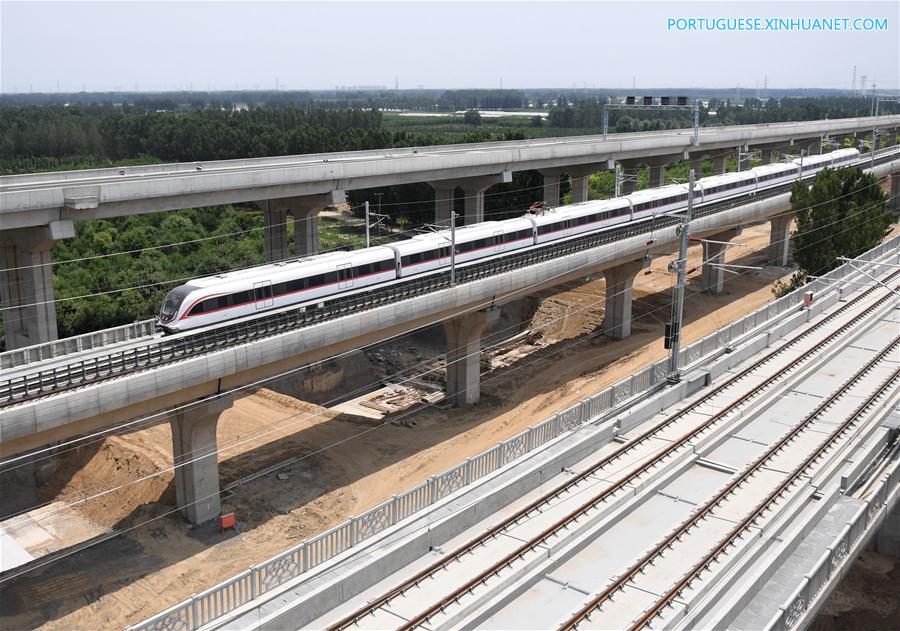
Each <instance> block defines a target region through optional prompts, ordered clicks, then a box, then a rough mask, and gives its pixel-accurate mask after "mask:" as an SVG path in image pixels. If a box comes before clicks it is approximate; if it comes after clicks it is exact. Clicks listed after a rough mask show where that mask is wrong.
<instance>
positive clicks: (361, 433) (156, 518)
mask: <svg viewBox="0 0 900 631" xmlns="http://www.w3.org/2000/svg"><path fill="white" fill-rule="evenodd" d="M698 293H699V292H698ZM665 308H666V307H660V308H658V309H656V310H660V309H665ZM650 313H652V311H651V312H650ZM647 315H649V314H647ZM632 319H635V318H632ZM599 334H600V333H597V334H595V335H591V336H588V337H587V338H585V339H583V340H579V341H577V342H574V343H572V344H570V345H568V346H567V347H564V348H562V349H558V350H554V351H553V352H554V353H555V352H558V351H561V350H565V349H566V348H569V347H571V346H574V345H576V344H580V343H582V342H584V341H589V340H590V339H593V338H594V337H596V335H599ZM539 359H543V358H534V361H537V360H539ZM525 365H527V362H526V363H525V364H522V365H520V366H517V367H515V368H513V369H512V370H518V369H520V368H524V367H525ZM499 377H500V375H497V376H495V377H491V378H489V379H487V380H486V381H485V383H489V382H490V381H493V380H494V379H497V378H499ZM454 394H455V393H454ZM430 405H433V404H430ZM430 405H429V407H430ZM417 411H419V410H410V411H409V412H406V413H404V414H402V415H400V416H399V417H396V418H392V419H390V420H388V421H385V422H383V423H380V424H378V425H375V426H373V427H370V428H367V429H365V430H363V431H361V432H358V433H357V434H354V435H353V436H349V437H346V438H343V439H340V440H338V441H334V442H333V443H331V444H329V445H326V446H324V447H322V448H320V449H317V450H316V451H313V452H311V453H308V454H304V455H303V456H301V457H300V458H298V460H297V461H299V460H305V459H307V458H310V457H312V456H315V455H318V454H320V453H323V452H325V451H327V450H329V449H333V448H335V447H338V446H340V445H342V444H344V443H347V442H350V441H352V440H355V439H356V438H359V437H361V436H364V435H366V434H368V433H370V432H372V431H374V430H376V429H380V428H381V427H384V426H386V425H387V424H389V423H393V422H396V421H398V420H400V419H402V418H405V417H406V416H409V415H410V414H412V413H413V412H417ZM292 416H294V415H291V416H289V417H287V418H291V417H292ZM217 453H219V450H217ZM297 461H294V463H296V462H297ZM192 462H193V460H192ZM178 466H180V465H178ZM174 468H176V467H171V468H170V469H172V470H174ZM170 469H166V470H163V471H158V472H156V473H154V474H151V475H150V476H146V479H149V478H151V477H155V476H156V475H159V474H161V473H164V472H166V471H168V470H170ZM139 481H143V479H141V480H139ZM249 481H250V480H249V479H248V480H244V481H243V482H241V484H243V483H246V482H249ZM126 486H127V485H126ZM120 488H121V487H120ZM108 492H112V490H111V491H108ZM210 497H212V495H210V496H207V497H201V498H199V499H197V500H195V501H194V502H192V504H194V503H198V502H201V501H204V500H206V499H209V498H210ZM85 501H87V500H81V501H79V502H78V504H80V503H84V502H85ZM182 508H184V507H175V508H173V509H172V510H169V511H167V512H165V513H162V514H160V515H157V516H154V517H152V518H149V519H147V520H144V521H142V522H139V523H137V524H134V525H133V526H130V527H128V528H125V529H122V530H119V531H115V532H113V533H110V534H109V535H108V536H106V537H104V538H103V539H101V540H98V541H94V542H93V543H91V544H90V545H88V546H85V547H83V548H80V549H78V550H71V551H68V552H66V553H64V554H63V555H60V556H58V557H55V558H53V559H48V560H47V561H45V562H44V563H40V564H37V565H35V566H32V567H29V568H28V569H27V570H23V571H22V572H19V573H17V574H12V575H8V576H6V577H4V578H3V579H0V584H3V583H5V582H8V581H9V580H12V579H14V578H17V577H19V576H22V575H24V574H27V573H30V572H32V571H34V570H35V569H38V568H40V567H45V566H46V565H49V564H51V563H55V562H57V561H59V560H61V559H62V558H64V557H68V556H71V555H72V554H75V553H76V552H80V551H82V550H84V549H86V548H87V547H93V546H95V545H97V544H99V543H102V542H104V541H106V540H108V539H111V538H113V537H116V536H119V535H122V534H126V533H127V532H130V531H131V530H134V529H136V528H138V527H140V526H143V525H146V524H148V523H151V522H153V521H156V520H158V519H160V518H162V517H166V516H168V515H171V514H173V513H176V512H178V511H180V510H182Z"/></svg>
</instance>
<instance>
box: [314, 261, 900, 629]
mask: <svg viewBox="0 0 900 631" xmlns="http://www.w3.org/2000/svg"><path fill="white" fill-rule="evenodd" d="M898 274H900V271H898V272H894V273H892V274H891V275H890V276H889V278H893V277H895V276H897V275H898ZM880 289H881V287H873V288H870V289H868V290H866V292H864V293H863V294H860V295H859V296H857V297H856V298H855V299H854V300H853V301H851V302H848V303H846V304H844V305H843V306H841V307H840V308H839V309H837V310H836V311H834V312H832V313H831V314H829V315H828V316H827V317H826V318H823V319H822V320H821V321H820V322H818V323H816V324H815V325H814V326H812V327H810V328H809V329H807V330H805V331H803V332H801V333H799V334H797V335H795V336H794V337H793V338H791V339H790V340H788V341H786V342H785V343H784V344H783V345H782V346H780V347H779V348H777V349H775V350H773V351H771V352H769V353H767V354H766V355H765V356H764V357H762V358H760V359H759V360H757V361H756V362H754V363H753V364H752V365H751V366H749V367H747V368H746V369H745V370H743V371H741V372H740V373H738V374H736V375H734V376H732V377H731V378H729V379H728V380H727V381H725V382H723V383H722V384H720V385H719V386H717V387H716V388H714V389H713V390H712V391H711V392H709V393H707V394H706V395H704V396H703V397H701V398H699V399H698V400H696V401H694V402H692V403H691V404H689V405H688V406H687V407H685V408H684V409H682V410H680V411H678V412H676V413H674V414H672V415H670V416H668V417H667V418H665V419H663V420H662V421H660V422H659V423H657V424H656V425H654V426H653V427H651V428H649V429H647V430H646V431H644V432H642V433H641V434H640V435H639V436H637V437H635V438H634V439H632V440H630V441H629V442H627V443H626V444H624V445H622V446H621V447H619V448H618V449H617V450H616V451H614V452H613V453H611V454H609V455H608V456H606V457H604V458H603V459H602V460H601V461H599V462H598V463H596V464H595V465H593V466H591V467H589V468H588V469H586V470H585V471H583V472H581V473H579V474H578V475H577V476H575V477H574V478H572V479H570V480H567V481H566V482H564V483H562V484H561V485H559V486H557V487H556V488H554V489H552V490H551V491H550V492H549V493H546V494H544V495H542V496H541V497H540V498H537V499H535V500H534V501H533V502H531V503H530V504H528V505H527V506H525V507H524V508H522V509H519V510H518V511H516V512H515V513H514V514H513V515H511V516H510V517H508V518H506V519H504V520H503V521H501V522H500V523H499V524H496V525H495V526H492V527H491V528H490V529H489V530H487V531H486V532H484V533H482V534H481V535H479V536H478V537H476V538H475V539H473V540H472V541H470V542H468V543H466V544H464V545H462V546H460V547H459V548H457V549H455V550H454V551H452V552H451V553H450V554H448V555H447V556H445V557H444V558H442V559H439V560H438V561H436V562H435V563H432V564H431V565H429V566H428V567H426V568H425V569H423V570H421V571H420V572H418V573H416V574H415V575H414V576H413V577H411V578H409V579H407V580H406V581H404V582H403V583H401V584H400V585H398V586H396V587H394V588H392V589H390V590H389V591H387V592H386V593H385V594H383V595H381V596H379V597H377V598H375V599H373V600H371V601H369V602H368V603H367V604H366V605H365V606H364V607H362V608H360V609H358V610H357V611H355V612H354V613H352V614H350V615H348V616H346V617H344V618H342V619H341V620H340V621H338V622H337V623H335V624H333V625H332V626H330V627H329V629H330V630H331V631H336V630H339V629H346V628H348V627H350V626H352V625H354V624H355V623H356V622H358V621H359V620H360V619H362V618H364V617H366V616H368V615H370V614H372V613H374V612H375V611H376V610H377V609H380V608H381V607H383V606H385V605H386V604H388V603H389V602H390V601H391V600H393V599H394V598H396V597H398V596H402V595H403V594H404V593H405V592H406V591H407V590H409V589H410V588H412V587H415V586H417V585H418V584H419V583H420V582H421V581H423V580H425V579H426V578H428V577H430V576H432V575H433V574H435V573H436V572H438V571H440V570H442V569H444V568H445V567H446V566H448V565H449V564H450V563H452V562H454V561H456V560H458V559H460V558H462V557H463V556H465V555H466V554H468V553H469V552H471V551H472V550H474V549H476V548H478V547H481V546H483V545H485V544H486V543H487V542H488V541H489V540H491V539H494V538H495V537H497V536H498V535H499V534H501V533H502V532H503V531H505V530H506V529H508V528H509V527H510V526H513V525H515V524H516V523H518V522H519V521H520V520H521V519H523V518H525V517H527V516H528V515H529V514H531V513H532V512H534V511H535V510H536V509H537V508H539V507H541V506H542V505H544V504H546V503H547V502H549V501H551V500H553V499H555V498H557V497H559V496H560V495H561V494H562V493H564V492H566V491H568V490H570V489H572V488H573V487H575V486H576V485H577V484H579V483H580V482H581V481H582V480H584V479H586V478H587V477H589V476H591V475H593V474H594V473H596V472H597V471H599V470H600V469H602V468H603V467H605V466H607V465H608V464H610V463H611V462H613V461H615V460H616V459H618V458H620V457H621V456H623V455H625V454H626V453H627V452H628V451H631V450H632V449H634V448H635V447H637V446H638V445H640V444H642V443H644V442H645V441H647V440H648V439H649V438H651V437H652V436H653V435H655V434H657V433H659V431H660V430H663V429H665V428H667V427H668V426H670V425H671V424H673V423H675V422H676V421H678V420H680V419H681V418H683V417H684V416H686V415H687V414H688V413H690V412H692V411H694V410H696V409H697V408H699V407H700V406H702V405H704V404H705V403H708V402H709V401H710V400H712V399H713V398H714V397H716V396H718V395H720V394H721V393H722V392H723V391H725V390H727V389H728V388H730V387H731V386H732V385H734V384H735V383H737V382H738V381H740V380H742V379H744V378H745V377H747V376H748V375H749V374H751V373H752V372H754V371H756V370H757V369H758V368H759V367H761V366H763V365H765V364H767V363H768V362H770V361H771V360H773V359H775V358H776V357H778V356H779V355H781V354H782V353H784V352H785V351H786V350H788V349H789V348H791V347H793V346H794V345H796V344H797V343H798V342H800V341H801V340H803V339H805V338H806V337H808V336H810V335H812V334H813V333H814V332H815V331H816V330H818V329H820V328H821V327H824V326H826V325H828V324H830V323H831V322H832V321H833V320H834V319H836V318H838V317H840V315H842V314H843V313H844V312H846V311H847V310H849V309H851V308H852V307H854V306H856V305H857V304H858V302H859V300H862V299H863V298H864V297H865V296H867V295H870V294H871V293H873V292H875V291H878V290H880ZM889 298H890V294H888V295H887V296H884V297H882V298H880V299H879V300H877V301H876V302H875V303H873V304H872V305H870V306H869V307H867V308H866V309H865V310H863V311H862V312H861V313H859V314H857V315H856V316H854V317H853V318H851V319H850V320H849V321H848V322H846V323H845V324H844V325H843V326H841V327H839V328H838V329H836V330H835V331H833V332H831V333H830V334H829V335H828V336H827V337H826V338H825V339H824V340H823V341H822V343H821V344H819V345H817V346H816V347H815V348H812V349H809V350H808V351H806V353H804V354H803V355H801V356H800V357H797V358H795V359H794V360H792V361H791V362H789V363H788V364H787V365H785V366H783V367H782V368H780V369H779V370H778V371H777V372H776V373H774V374H773V375H772V376H770V377H769V378H767V380H766V381H765V382H764V383H763V384H760V385H759V386H757V387H756V388H754V389H753V390H751V391H750V392H749V393H747V394H745V395H743V396H742V397H740V398H739V399H738V400H736V401H734V402H733V403H732V404H731V405H729V406H728V407H726V408H724V409H723V410H721V411H719V412H718V413H717V414H716V415H714V416H712V417H710V419H708V420H707V421H705V422H704V423H703V424H701V425H700V426H698V427H697V428H695V429H694V430H692V431H691V432H689V433H688V434H685V435H684V436H682V437H681V438H680V439H679V440H678V441H677V442H675V443H672V444H671V445H670V446H669V447H668V448H667V449H666V450H665V451H663V452H661V453H660V454H657V455H656V456H655V457H653V458H652V459H650V460H649V461H647V462H645V463H643V464H642V465H639V466H640V468H639V469H638V470H637V471H634V472H632V473H630V474H628V475H626V476H624V477H622V478H620V479H619V480H618V481H617V482H616V483H615V484H614V485H613V486H612V487H609V488H607V489H605V490H604V491H602V492H601V493H600V494H598V495H596V496H594V497H593V498H591V500H589V501H588V502H586V503H584V504H582V505H581V506H580V507H579V508H577V509H575V510H574V511H572V512H571V513H569V514H568V515H567V516H566V517H564V518H563V519H561V520H559V521H557V522H556V523H555V524H553V525H552V526H550V527H549V528H547V529H546V530H544V531H543V532H542V533H540V534H539V535H537V536H536V537H535V538H533V539H531V540H530V541H529V542H527V543H525V544H524V545H522V546H520V547H519V548H517V549H516V550H515V551H513V552H512V553H510V554H508V555H507V556H506V557H504V558H503V559H502V560H501V561H499V562H497V563H496V564H494V565H493V566H492V567H491V568H489V569H487V570H485V571H484V572H482V573H480V574H479V575H478V576H476V577H475V578H473V579H472V580H470V581H468V582H467V583H466V584H465V585H463V586H462V587H460V588H459V589H457V590H455V591H454V592H453V593H452V594H450V595H448V596H447V597H445V598H444V599H442V600H441V602H439V603H437V604H435V605H434V606H432V607H431V608H429V609H428V610H427V611H426V612H424V613H422V614H421V615H419V616H417V617H416V618H414V619H413V620H412V621H410V622H409V623H408V624H406V625H404V627H403V628H412V627H414V626H416V625H418V624H421V623H422V622H425V621H426V620H427V619H428V618H430V617H431V616H432V615H434V614H435V613H437V612H438V611H440V610H442V609H443V608H445V607H446V606H447V605H449V604H451V603H452V602H455V601H456V600H458V598H460V597H461V596H463V595H464V594H466V593H468V592H469V591H471V590H472V589H473V588H474V587H476V586H477V585H478V584H480V583H483V582H484V581H486V580H487V579H488V578H490V577H491V576H493V575H494V574H495V573H496V572H497V571H499V570H501V569H503V568H504V567H507V566H508V565H509V563H511V562H513V561H514V560H516V559H517V558H519V557H521V556H522V555H523V554H525V553H527V552H528V551H530V550H532V549H533V548H535V547H536V546H538V545H540V544H541V543H542V542H543V541H544V540H545V539H547V538H548V537H549V536H551V535H552V534H553V533H555V532H557V531H558V530H560V529H561V528H563V527H565V526H566V525H568V524H569V523H571V522H573V521H575V520H576V519H577V518H578V517H580V516H581V515H582V514H583V513H585V512H587V511H588V510H591V509H592V508H594V507H595V506H596V505H597V504H598V503H600V502H602V501H604V500H605V499H606V498H608V497H609V496H610V495H612V494H614V493H615V492H616V491H617V490H619V489H620V488H622V487H623V486H625V485H627V484H628V483H629V482H632V481H633V480H634V478H635V477H637V476H639V475H640V474H642V473H643V472H645V471H646V470H647V469H649V468H650V467H652V466H653V465H655V464H656V463H658V462H660V461H661V460H663V459H665V457H666V456H668V455H669V454H671V453H672V452H673V451H675V450H676V449H678V448H679V447H681V446H682V445H684V444H685V443H687V442H688V441H689V440H691V439H693V438H694V437H696V436H697V435H698V434H700V433H702V432H703V431H705V430H706V429H707V428H708V427H710V426H711V425H713V424H714V423H716V422H718V421H719V420H721V419H722V418H723V417H725V416H726V415H727V414H728V413H730V412H731V411H732V410H733V409H734V408H736V407H737V406H738V405H741V404H743V403H745V402H746V401H748V400H749V399H751V398H752V397H754V396H756V395H757V394H759V393H760V392H761V391H762V389H763V388H764V387H765V386H766V385H767V384H771V383H773V382H774V381H776V380H777V379H779V378H780V377H781V376H783V375H784V374H786V373H787V372H788V371H790V370H792V369H793V368H795V367H797V366H798V365H799V364H801V363H802V362H803V361H805V360H806V359H808V358H809V357H810V356H812V355H813V354H814V353H817V352H819V351H820V350H822V349H823V348H824V347H825V346H827V345H828V344H830V343H831V342H832V341H833V340H835V339H837V338H838V337H839V336H841V335H842V334H843V333H845V332H846V331H848V330H849V329H851V328H852V327H853V326H854V325H856V324H857V323H859V322H860V321H862V320H863V319H865V318H866V317H867V316H868V315H869V314H871V313H872V312H873V311H874V310H876V309H878V307H880V306H881V305H882V304H884V303H885V302H886V301H887V300H889Z"/></svg>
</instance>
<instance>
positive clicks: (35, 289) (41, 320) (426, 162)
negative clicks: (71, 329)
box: [0, 115, 900, 349]
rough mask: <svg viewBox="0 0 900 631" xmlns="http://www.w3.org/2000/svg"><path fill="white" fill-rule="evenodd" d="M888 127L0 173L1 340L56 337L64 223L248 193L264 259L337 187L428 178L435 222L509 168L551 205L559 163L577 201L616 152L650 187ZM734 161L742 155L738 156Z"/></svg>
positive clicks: (311, 243)
mask: <svg viewBox="0 0 900 631" xmlns="http://www.w3.org/2000/svg"><path fill="white" fill-rule="evenodd" d="M898 126H900V116H896V115H894V116H880V117H872V118H852V119H837V120H824V121H807V122H798V123H777V124H765V125H739V126H731V127H708V128H702V129H701V130H700V136H699V140H698V141H697V142H694V138H693V130H692V129H682V130H668V131H659V132H641V133H628V134H610V135H608V136H607V137H605V138H604V137H602V136H580V137H571V138H548V139H536V140H526V141H508V142H494V143H473V144H467V145H442V146H434V147H416V148H411V149H397V150H394V149H387V150H370V151H352V152H345V153H332V154H310V155H302V156H282V157H273V158H254V159H246V160H223V161H214V162H203V163H197V162H192V163H180V164H161V165H148V166H135V167H117V168H109V169H89V170H83V171H68V172H61V173H40V174H31V175H17V176H4V177H0V243H2V245H3V247H2V252H3V254H2V261H0V264H2V265H3V268H2V269H3V270H4V272H2V274H0V298H2V300H3V318H4V322H5V324H6V330H7V331H8V332H9V333H8V334H7V348H9V349H14V348H22V347H24V346H29V345H35V344H41V343H45V342H49V341H52V340H55V339H56V336H57V335H56V324H55V311H54V310H53V307H52V304H53V301H54V293H53V285H52V282H49V280H48V279H50V278H51V276H50V275H49V272H47V271H46V270H48V269H49V267H50V266H49V265H47V264H48V263H50V262H51V261H52V249H53V244H54V243H55V242H56V241H58V240H59V239H65V238H70V237H71V236H72V235H73V234H74V232H73V229H72V222H73V221H74V220H86V219H94V218H107V217H118V216H124V215H132V214H141V213H149V212H160V211H168V210H178V209H181V208H189V207H192V206H209V205H216V204H228V203H242V202H252V203H256V204H257V205H259V206H260V207H261V208H262V209H263V214H264V218H265V252H266V257H267V259H268V260H270V261H275V260H281V259H284V258H288V257H290V256H291V255H292V254H291V252H290V246H289V244H288V229H287V223H288V215H290V216H291V218H292V221H293V224H294V252H293V256H308V255H310V254H314V253H316V252H317V251H318V235H317V227H316V221H315V216H316V215H317V214H318V213H319V211H320V210H321V209H322V208H323V207H324V206H327V205H330V204H334V203H339V202H340V201H342V200H343V198H344V195H343V192H344V191H346V190H353V189H361V188H373V187H379V186H391V185H397V184H408V183H413V182H428V183H431V185H432V187H433V188H434V189H435V221H436V222H437V223H440V224H446V223H449V218H450V211H451V210H452V208H453V200H454V196H455V191H456V190H457V189H461V190H462V191H463V195H464V197H465V212H464V217H463V221H464V223H473V222H478V221H482V220H483V219H484V195H485V192H486V191H487V190H488V188H489V187H490V186H493V185H494V184H497V183H502V182H510V181H511V177H512V173H513V172H515V171H526V170H536V171H539V172H540V173H542V174H543V175H544V178H545V182H544V190H543V197H544V200H545V201H546V202H547V203H548V204H549V205H551V206H555V205H558V204H559V195H560V194H559V191H560V183H561V181H560V178H561V177H562V176H563V174H566V175H568V176H569V178H570V179H571V181H572V184H573V187H572V200H573V201H574V202H578V201H582V200H584V199H586V198H587V176H588V175H590V174H591V173H594V172H597V171H602V170H607V169H612V168H614V167H615V163H616V162H618V163H620V164H621V165H622V166H623V168H624V173H625V174H626V178H625V182H624V187H623V191H624V192H625V193H628V192H630V191H632V190H634V188H635V186H636V184H637V170H638V168H639V167H640V165H642V164H646V165H648V166H649V168H650V180H651V186H654V185H658V184H661V183H662V182H663V181H664V177H665V165H666V164H671V163H672V162H674V161H677V160H682V159H690V160H694V161H695V164H699V165H701V166H702V156H703V155H710V156H712V159H713V172H714V173H722V172H724V169H725V164H726V158H727V154H728V153H729V152H734V151H736V148H737V151H742V152H748V151H751V150H753V149H754V148H757V147H761V148H763V151H764V153H765V152H766V151H768V152H769V153H771V151H773V150H779V151H782V150H783V151H784V152H788V151H790V152H791V153H799V151H797V149H796V148H797V147H806V148H808V149H809V150H811V151H813V152H818V151H819V149H817V147H820V146H821V143H822V140H823V138H829V139H830V138H832V137H834V138H845V137H847V136H852V135H855V134H867V133H871V132H872V130H878V132H879V134H880V137H881V138H882V139H884V138H885V137H886V138H887V144H889V145H890V144H893V143H894V142H895V140H896V130H897V128H898ZM764 159H765V158H764ZM741 164H746V165H749V160H744V161H742V162H741ZM31 229H35V231H31V232H29V231H28V230H31ZM23 230H24V232H22V231H23ZM34 265H41V266H43V267H40V268H35V267H33V266H34ZM35 270H44V271H35ZM42 274H43V275H42Z"/></svg>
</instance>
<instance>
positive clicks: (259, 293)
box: [253, 280, 273, 309]
mask: <svg viewBox="0 0 900 631" xmlns="http://www.w3.org/2000/svg"><path fill="white" fill-rule="evenodd" d="M253 298H254V300H255V303H256V308H257V309H266V308H268V307H271V306H272V302H273V299H272V281H269V280H263V281H260V282H258V283H253Z"/></svg>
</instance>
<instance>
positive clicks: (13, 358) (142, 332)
mask: <svg viewBox="0 0 900 631" xmlns="http://www.w3.org/2000/svg"><path fill="white" fill-rule="evenodd" d="M155 332H156V318H151V319H150V320H141V321H139V322H132V323H131V324H123V325H122V326H117V327H115V328H113V329H104V330H102V331H95V332H93V333H85V334H83V335H76V336H74V337H67V338H64V339H61V340H53V341H52V342H45V343H44V344H37V345H35V346H26V347H25V348H19V349H16V350H12V351H3V352H2V353H0V369H8V368H15V367H16V366H22V365H24V364H30V363H32V362H39V361H42V360H45V359H53V358H54V357H61V356H63V355H71V354H72V353H80V352H81V351H87V350H91V349H92V348H100V347H101V346H109V345H110V344H116V343H118V342H127V341H129V340H134V339H138V338H141V337H148V336H150V335H153V334H154V333H155Z"/></svg>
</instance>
